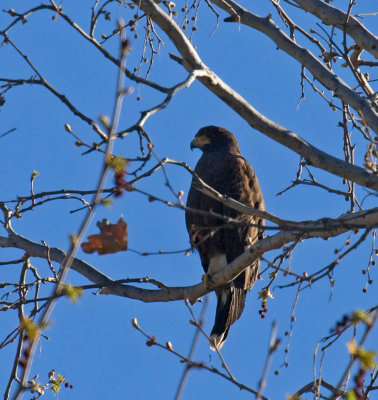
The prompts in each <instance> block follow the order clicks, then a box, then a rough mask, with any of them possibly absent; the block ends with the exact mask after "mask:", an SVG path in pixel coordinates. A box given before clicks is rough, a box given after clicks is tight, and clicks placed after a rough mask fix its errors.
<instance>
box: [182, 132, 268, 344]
mask: <svg viewBox="0 0 378 400" xmlns="http://www.w3.org/2000/svg"><path fill="white" fill-rule="evenodd" d="M190 147H191V148H194V147H197V148H199V149H201V150H202V152H203V154H202V156H201V158H200V159H199V161H198V163H197V166H196V168H195V172H196V173H197V174H198V176H199V177H200V178H201V179H202V180H203V181H204V182H205V183H207V184H208V185H210V186H211V187H213V188H214V189H216V190H217V191H218V192H220V193H221V194H223V195H227V196H229V197H232V198H233V199H235V200H238V201H240V202H241V203H243V204H246V205H248V206H251V207H255V208H257V209H259V210H265V206H264V198H263V195H262V193H261V189H260V186H259V183H258V180H257V177H256V175H255V172H254V171H253V169H252V167H251V166H250V165H249V163H248V162H247V161H246V160H245V159H244V158H243V157H242V156H241V154H240V150H239V146H238V143H237V141H236V139H235V137H234V136H233V135H232V133H230V132H229V131H227V130H226V129H224V128H220V127H217V126H207V127H204V128H202V129H200V130H199V131H198V133H197V134H196V136H195V138H194V140H193V141H192V142H191V145H190ZM187 207H188V208H190V209H195V210H201V211H210V210H212V211H214V212H215V213H218V214H221V215H224V216H227V217H232V218H235V219H238V220H239V221H241V222H244V223H243V224H233V223H228V224H226V223H225V222H224V220H222V219H220V218H216V217H214V216H210V215H201V214H199V213H194V212H191V211H190V210H187V211H186V214H185V217H186V227H187V229H188V232H189V236H190V241H191V243H192V246H193V247H194V248H196V249H197V250H198V252H199V255H200V258H201V263H202V266H203V269H204V270H205V272H206V274H207V276H209V277H210V278H211V275H213V274H214V273H215V272H217V271H219V270H221V269H223V268H224V267H225V266H226V265H227V264H229V263H230V262H231V261H233V260H234V259H235V258H236V257H238V256H239V255H240V254H242V253H243V252H244V251H245V249H246V248H248V247H249V246H251V245H252V244H253V243H255V242H256V241H257V240H258V239H261V238H262V237H263V231H262V229H261V228H260V229H259V228H258V227H257V226H256V225H258V226H262V225H263V220H262V219H259V218H254V217H252V216H250V215H245V214H240V213H239V212H237V211H235V210H234V209H232V208H229V207H227V206H225V205H223V204H222V203H221V202H219V201H217V200H215V199H212V198H210V197H209V196H206V195H205V194H202V193H201V192H200V191H198V190H197V189H195V187H194V185H193V181H192V185H191V187H190V190H189V194H188V200H187ZM249 224H251V225H249ZM259 266H260V264H259V261H256V262H255V263H254V264H253V265H251V266H249V267H248V268H246V269H245V270H244V272H243V273H241V274H240V275H239V276H238V277H237V278H235V279H234V280H233V281H232V282H230V283H229V284H227V285H226V286H223V287H220V288H218V289H217V290H216V294H217V298H218V303H217V310H216V315H215V323H214V327H213V329H212V331H211V337H212V342H211V343H210V345H211V346H212V347H214V345H215V346H216V347H217V348H220V347H221V346H222V345H223V343H224V341H225V340H226V338H227V335H228V331H229V329H230V326H231V325H232V324H233V323H234V322H235V321H236V320H237V319H238V318H239V317H240V315H241V314H242V312H243V308H244V304H245V298H246V294H247V292H248V290H250V289H251V288H252V286H253V284H254V283H255V281H256V278H257V274H258V271H259Z"/></svg>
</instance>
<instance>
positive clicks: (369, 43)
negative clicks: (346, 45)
mask: <svg viewBox="0 0 378 400" xmlns="http://www.w3.org/2000/svg"><path fill="white" fill-rule="evenodd" d="M293 1H295V2H296V3H297V4H298V5H299V6H300V7H301V8H302V9H303V10H305V11H308V12H310V13H312V14H314V15H316V16H317V17H318V18H319V19H321V20H322V21H323V22H324V23H325V24H327V25H332V26H335V27H336V28H338V29H340V30H342V31H344V30H345V31H346V32H347V33H348V35H350V36H351V37H352V38H353V39H354V40H355V41H356V43H357V45H358V47H360V48H362V49H365V50H367V51H368V52H369V53H371V54H373V56H374V57H375V58H378V38H377V37H376V36H374V34H373V33H371V32H370V31H369V30H368V29H366V27H365V26H363V25H362V24H361V22H360V21H358V19H357V18H355V17H353V16H350V17H349V18H348V19H347V14H346V13H345V12H343V11H341V10H339V9H338V8H336V7H333V6H331V5H330V4H327V3H326V2H324V1H320V0H293ZM346 21H347V22H346Z"/></svg>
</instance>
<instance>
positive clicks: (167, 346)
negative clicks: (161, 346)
mask: <svg viewBox="0 0 378 400" xmlns="http://www.w3.org/2000/svg"><path fill="white" fill-rule="evenodd" d="M165 347H166V348H167V349H168V350H170V351H172V350H173V347H172V343H171V342H167V343H166V344H165Z"/></svg>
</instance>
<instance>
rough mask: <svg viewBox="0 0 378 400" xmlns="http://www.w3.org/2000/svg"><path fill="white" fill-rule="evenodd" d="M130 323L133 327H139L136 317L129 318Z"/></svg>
mask: <svg viewBox="0 0 378 400" xmlns="http://www.w3.org/2000/svg"><path fill="white" fill-rule="evenodd" d="M131 325H132V326H133V327H134V328H136V329H139V325H138V320H137V319H136V318H133V319H132V320H131Z"/></svg>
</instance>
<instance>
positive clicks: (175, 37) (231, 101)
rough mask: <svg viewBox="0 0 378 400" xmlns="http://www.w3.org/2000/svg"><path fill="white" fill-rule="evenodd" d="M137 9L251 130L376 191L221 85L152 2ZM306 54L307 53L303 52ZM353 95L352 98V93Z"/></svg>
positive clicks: (371, 179)
mask: <svg viewBox="0 0 378 400" xmlns="http://www.w3.org/2000/svg"><path fill="white" fill-rule="evenodd" d="M133 1H134V2H135V3H136V4H139V2H138V1H137V0H133ZM140 6H141V8H142V9H143V11H144V12H146V13H147V14H148V15H149V16H150V17H151V19H152V20H154V22H156V23H157V24H158V25H159V26H160V28H161V29H163V30H164V31H165V33H166V34H167V35H168V36H169V38H170V39H171V40H172V42H173V43H174V45H175V46H176V48H177V49H178V51H179V52H180V54H181V56H182V57H183V60H182V64H183V66H184V67H185V68H186V69H187V70H188V71H189V72H192V71H193V70H198V71H203V75H204V76H203V77H199V78H198V79H199V80H200V82H201V83H203V84H204V85H205V86H206V87H207V88H208V89H209V90H210V91H212V92H213V93H214V94H215V95H217V96H218V97H219V98H220V99H222V100H223V101H224V102H225V103H226V104H228V105H229V106H230V107H231V108H232V109H233V110H234V111H236V112H237V113H238V114H239V115H240V116H241V117H242V118H244V119H245V120H246V121H247V122H248V123H249V124H250V125H251V126H252V127H253V128H255V129H257V130H258V131H260V132H262V133H263V134H265V135H267V136H269V137H270V138H272V139H273V140H275V141H276V142H278V143H281V144H283V145H284V146H286V147H288V148H290V149H291V150H293V151H295V152H296V153H298V154H300V155H301V156H302V157H304V158H305V159H306V160H307V162H308V164H311V165H313V166H315V167H318V168H321V169H324V170H326V171H328V172H331V173H332V174H335V175H337V176H340V177H343V178H346V179H349V180H352V181H353V182H356V183H358V184H360V185H362V186H366V187H369V188H372V189H375V190H378V177H377V176H375V175H373V174H371V173H369V172H367V171H366V170H364V169H363V168H361V167H356V166H354V165H352V164H349V163H347V162H345V161H342V160H340V159H338V158H336V157H333V156H331V155H329V154H327V153H325V152H323V151H321V150H319V149H317V148H316V147H314V146H312V145H311V144H310V143H308V142H306V141H305V140H304V139H302V138H301V137H299V136H298V135H296V134H295V133H293V132H291V131H289V130H288V129H285V128H284V127H282V126H280V125H278V124H276V123H275V122H273V121H271V120H269V119H268V118H266V117H265V116H264V115H262V114H260V113H259V112H258V111H257V110H255V109H254V108H253V107H252V106H251V105H250V104H249V103H248V102H247V101H246V100H245V99H244V98H243V97H242V96H240V95H239V94H238V93H236V92H235V91H234V90H233V89H232V88H231V87H229V86H228V85H227V84H226V83H224V82H223V81H222V80H221V79H220V78H219V77H218V76H217V75H216V74H215V73H213V72H212V71H211V70H210V69H209V68H208V67H207V66H206V65H205V64H204V63H203V62H202V61H201V59H200V57H199V56H198V54H197V53H196V51H195V49H194V47H193V46H192V44H191V43H190V42H189V40H188V39H187V38H186V37H185V35H184V33H183V32H182V31H181V29H180V28H179V27H178V25H177V24H176V23H175V22H174V21H173V19H171V18H170V17H169V16H168V15H167V14H166V13H165V12H164V11H163V10H161V9H160V8H159V6H158V5H157V4H156V3H155V2H153V1H151V0H145V1H143V2H141V3H140ZM277 29H278V28H277ZM288 40H290V39H288ZM305 53H306V54H309V53H308V52H307V51H305ZM320 65H321V64H320ZM335 79H336V82H339V83H340V82H342V81H341V80H340V79H339V78H335ZM340 87H341V86H340V85H338V86H337V87H335V88H334V90H336V92H338V91H339V90H340ZM351 92H352V91H351ZM352 93H353V92H352ZM353 95H355V94H354V93H353ZM358 99H359V105H358V107H357V109H361V108H363V109H364V110H365V111H366V113H367V114H366V115H365V114H364V116H365V119H366V121H368V120H369V121H370V122H369V124H371V125H372V126H373V127H374V129H375V130H376V131H377V132H378V117H377V116H376V115H375V113H374V111H373V110H372V109H371V108H370V107H369V106H368V103H367V102H366V100H364V99H362V98H359V97H358Z"/></svg>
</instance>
